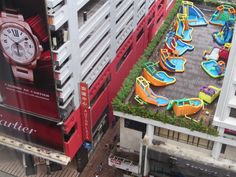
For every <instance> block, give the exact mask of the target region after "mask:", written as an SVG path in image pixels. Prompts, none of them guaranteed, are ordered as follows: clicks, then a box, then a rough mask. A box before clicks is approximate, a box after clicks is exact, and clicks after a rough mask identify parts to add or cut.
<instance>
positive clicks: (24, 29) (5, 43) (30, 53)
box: [0, 11, 42, 82]
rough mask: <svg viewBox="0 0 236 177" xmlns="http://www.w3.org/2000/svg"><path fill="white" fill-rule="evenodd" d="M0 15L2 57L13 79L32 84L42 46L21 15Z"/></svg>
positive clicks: (3, 12)
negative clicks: (7, 64)
mask: <svg viewBox="0 0 236 177" xmlns="http://www.w3.org/2000/svg"><path fill="white" fill-rule="evenodd" d="M0 13H1V14H0V15H1V16H0V49H1V51H2V53H3V56H4V57H5V59H6V60H7V62H8V63H9V64H10V65H11V68H12V72H13V75H14V77H15V79H18V80H25V81H30V82H33V81H34V74H33V70H34V69H35V67H36V64H37V60H38V59H39V58H40V55H41V51H42V46H41V45H40V43H39V40H38V38H37V37H36V36H35V35H34V34H33V32H32V30H31V28H30V25H29V24H28V23H27V22H25V21H24V17H23V16H22V15H21V14H17V13H8V12H5V11H2V12H0Z"/></svg>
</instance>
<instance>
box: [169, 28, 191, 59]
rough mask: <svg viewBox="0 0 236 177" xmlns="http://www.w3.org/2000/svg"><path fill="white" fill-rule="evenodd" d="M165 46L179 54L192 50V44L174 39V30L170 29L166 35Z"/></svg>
mask: <svg viewBox="0 0 236 177" xmlns="http://www.w3.org/2000/svg"><path fill="white" fill-rule="evenodd" d="M165 48H166V49H168V51H169V52H171V53H173V54H176V55H179V56H181V55H183V54H184V53H185V52H187V51H192V50H193V49H194V46H193V45H190V44H188V43H186V42H183V41H182V40H180V39H176V37H175V32H173V31H170V32H169V33H168V34H167V36H166V40H165Z"/></svg>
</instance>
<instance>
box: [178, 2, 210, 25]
mask: <svg viewBox="0 0 236 177" xmlns="http://www.w3.org/2000/svg"><path fill="white" fill-rule="evenodd" d="M180 12H181V13H183V14H186V15H187V16H188V21H189V25H190V26H206V25H208V22H207V20H206V19H205V16H204V14H203V13H202V11H201V10H200V9H199V8H197V7H196V6H194V5H193V3H192V2H189V1H183V2H182V7H181V9H180Z"/></svg>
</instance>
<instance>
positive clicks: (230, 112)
mask: <svg viewBox="0 0 236 177" xmlns="http://www.w3.org/2000/svg"><path fill="white" fill-rule="evenodd" d="M204 8H205V9H206V8H207V7H204ZM203 12H204V14H205V16H206V19H210V16H211V15H212V13H213V12H209V11H203ZM219 29H220V27H217V26H213V25H208V26H203V27H194V29H193V33H192V35H193V36H192V42H191V43H190V44H191V45H193V46H194V50H193V51H192V52H187V53H186V54H184V55H183V57H185V58H186V65H185V70H184V72H183V73H173V72H172V73H170V72H167V74H169V75H170V76H171V77H174V78H176V83H174V84H171V85H168V86H166V87H156V86H150V88H151V89H152V90H153V92H154V93H155V94H158V95H161V96H164V97H167V98H168V99H169V100H179V99H181V98H196V97H198V96H199V92H200V91H203V92H204V93H206V94H212V93H211V91H212V90H210V88H214V87H217V88H221V87H222V89H221V95H220V98H219V101H218V100H214V101H213V102H210V103H204V106H203V108H202V109H201V110H200V111H199V112H197V113H196V114H194V115H189V116H188V115H187V113H185V114H183V115H182V116H180V117H176V116H175V114H174V112H171V111H166V107H157V106H156V105H153V104H143V105H140V103H138V102H137V101H136V99H135V94H137V93H135V90H134V89H131V90H130V93H129V94H128V96H127V97H126V98H125V99H123V97H122V94H126V93H125V91H124V90H125V89H127V88H130V87H128V86H126V85H124V88H125V87H127V88H125V89H122V90H121V92H120V95H118V97H117V99H116V100H115V101H114V107H115V109H117V111H115V112H114V114H115V115H116V116H117V117H120V118H121V121H120V147H121V149H122V150H123V151H132V152H134V153H136V154H139V157H140V159H139V165H138V167H139V168H138V169H139V170H138V173H139V174H140V175H142V176H150V177H152V176H161V175H166V176H170V175H173V174H174V175H176V176H181V175H183V176H188V177H192V176H193V177H194V176H217V177H223V176H235V175H236V161H235V153H234V151H235V149H236V141H235V140H236V138H235V130H236V129H235V128H236V127H235V120H234V117H235V115H236V114H235V109H236V107H235V106H234V104H235V103H236V101H235V99H234V96H235V78H234V75H235V73H234V72H235V71H234V70H235V69H234V68H235V62H236V60H235V59H236V58H235V46H236V38H235V36H236V32H234V37H233V41H232V48H231V53H230V57H229V61H228V64H227V67H226V72H225V75H224V78H217V79H214V78H212V77H211V76H210V75H208V74H207V73H206V72H205V71H204V70H203V68H201V62H202V61H203V60H202V57H203V51H204V50H206V49H208V48H209V47H212V46H216V44H215V43H214V41H213V38H212V33H213V32H215V31H219ZM161 47H163V46H162V45H158V46H157V48H156V49H155V50H154V53H153V54H152V56H151V57H150V58H149V60H151V61H152V62H158V61H159V58H160V53H159V51H160V48H161ZM139 67H140V66H139ZM141 67H142V66H141ZM156 69H157V70H158V71H160V70H162V68H161V67H158V65H157V66H156ZM211 69H212V70H213V68H211ZM140 71H141V69H140ZM140 74H141V73H140ZM129 79H130V80H131V77H130V78H129ZM129 84H130V83H129ZM209 85H212V86H214V87H211V86H209ZM203 88H205V89H208V90H209V91H208V92H206V91H204V90H203ZM217 90H218V89H215V90H214V93H216V92H217ZM218 93H219V90H218ZM201 98H202V97H201ZM202 99H203V98H202ZM214 99H215V98H214ZM121 100H123V101H124V103H123V104H127V105H128V106H127V107H126V106H121V107H119V104H118V102H119V101H121ZM183 100H186V99H182V100H181V101H182V102H183ZM139 101H140V100H139ZM144 101H145V100H144ZM189 103H190V102H188V104H189ZM190 105H191V104H190ZM187 109H189V108H187ZM122 110H123V111H122ZM132 114H133V115H132ZM229 133H230V135H229Z"/></svg>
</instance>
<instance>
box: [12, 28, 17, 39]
mask: <svg viewBox="0 0 236 177" xmlns="http://www.w3.org/2000/svg"><path fill="white" fill-rule="evenodd" d="M11 32H12V34H13V36H15V37H19V31H18V30H17V29H11Z"/></svg>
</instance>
